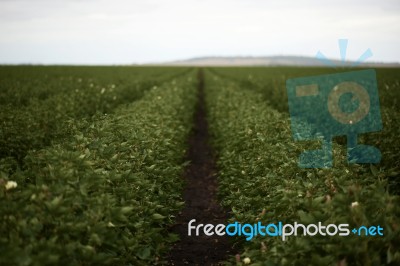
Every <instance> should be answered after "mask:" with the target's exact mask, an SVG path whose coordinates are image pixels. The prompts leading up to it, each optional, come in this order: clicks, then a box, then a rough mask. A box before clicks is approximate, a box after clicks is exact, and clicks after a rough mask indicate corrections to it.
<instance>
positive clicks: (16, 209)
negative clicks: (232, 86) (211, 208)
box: [0, 72, 196, 265]
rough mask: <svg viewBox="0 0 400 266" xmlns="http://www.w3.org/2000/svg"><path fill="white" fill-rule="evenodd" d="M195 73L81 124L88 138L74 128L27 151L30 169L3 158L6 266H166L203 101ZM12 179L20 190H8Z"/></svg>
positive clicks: (1, 235)
mask: <svg viewBox="0 0 400 266" xmlns="http://www.w3.org/2000/svg"><path fill="white" fill-rule="evenodd" d="M192 74H193V72H192ZM192 74H191V75H190V76H189V75H185V76H184V77H181V78H178V79H174V80H172V81H170V82H166V83H164V84H163V85H161V86H159V87H154V88H152V89H151V90H150V91H148V92H146V93H145V96H144V97H143V98H142V99H141V100H138V101H136V102H134V103H132V104H130V105H127V106H123V107H120V108H118V109H117V110H115V112H114V113H113V114H111V115H107V116H100V117H98V118H96V119H95V120H93V121H92V120H91V121H85V120H81V121H76V122H75V123H76V124H77V125H76V127H74V128H80V129H83V130H77V129H74V128H71V135H70V136H69V137H68V138H67V139H66V140H65V141H64V142H62V143H58V144H53V145H51V146H49V147H48V148H45V149H41V150H37V151H30V152H29V153H28V155H27V156H26V158H25V159H24V170H18V167H16V166H15V163H13V161H12V160H11V159H4V160H3V161H2V166H1V169H0V170H1V175H2V176H1V177H0V184H1V185H0V249H1V255H0V264H1V265H141V264H143V265H146V264H149V263H158V262H162V258H160V254H162V252H163V251H165V249H166V248H167V244H168V243H170V242H172V241H175V240H176V236H175V235H171V234H169V233H168V232H167V230H166V225H167V224H170V223H171V222H173V220H174V217H173V215H172V214H173V213H175V212H176V211H177V210H178V209H179V208H180V207H181V206H182V202H181V201H180V200H181V190H182V181H181V178H180V175H181V171H182V168H183V164H184V162H183V161H182V160H183V156H184V153H185V149H186V143H185V140H186V136H187V134H188V132H189V131H190V128H191V123H192V116H193V108H194V106H195V100H196V97H195V95H196V93H195V92H196V90H195V82H194V80H195V79H194V75H192ZM192 76H193V77H192ZM10 169H11V170H10ZM16 169H17V170H16ZM10 172H11V173H13V174H12V175H10V176H9V174H8V173H10ZM10 180H12V181H16V182H17V184H18V186H17V187H16V188H10V189H8V190H7V189H6V185H5V184H6V182H8V181H10Z"/></svg>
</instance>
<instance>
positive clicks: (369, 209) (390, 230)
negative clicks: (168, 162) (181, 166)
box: [206, 72, 400, 265]
mask: <svg viewBox="0 0 400 266" xmlns="http://www.w3.org/2000/svg"><path fill="white" fill-rule="evenodd" d="M207 74H208V75H206V77H207V79H206V95H207V101H206V102H207V110H208V119H209V125H210V130H211V134H212V138H213V145H214V147H215V149H216V151H217V154H218V170H219V193H220V197H221V199H222V203H223V205H224V206H226V207H227V208H229V209H230V210H231V214H232V217H231V219H230V221H231V222H234V221H238V222H241V223H251V224H253V223H257V222H258V221H261V222H262V223H264V224H267V223H277V222H278V221H282V222H283V223H290V224H293V223H294V222H298V223H303V224H310V223H318V222H322V223H323V224H330V223H335V224H340V223H348V224H349V226H350V228H353V227H359V226H361V225H365V226H371V225H380V226H382V227H383V228H384V236H375V237H365V236H364V237H359V236H354V235H349V236H347V237H343V236H332V237H321V236H315V237H310V236H297V237H294V236H290V237H289V238H288V240H287V241H282V239H281V238H279V237H270V236H265V237H263V236H256V237H254V238H253V239H252V240H251V241H244V238H242V239H241V238H239V239H238V241H239V242H240V243H241V245H242V246H243V249H244V251H243V253H242V254H241V257H249V258H250V259H251V262H252V265H395V264H398V263H400V242H399V239H400V199H399V196H396V195H393V194H390V193H389V192H388V189H387V188H388V178H387V176H388V175H389V173H390V170H389V169H388V170H386V169H380V170H378V169H377V168H376V167H374V166H371V167H369V166H361V165H357V164H354V165H348V164H347V163H346V160H345V158H346V151H345V149H344V148H343V147H342V146H341V145H339V144H335V145H334V146H333V153H334V158H335V161H334V165H333V167H332V168H331V169H302V168H299V167H298V166H297V158H298V154H300V152H301V151H303V150H306V149H314V148H317V147H318V145H319V144H318V143H315V142H309V143H303V142H299V143H297V142H293V141H292V139H291V131H290V121H289V119H288V116H287V115H286V114H283V113H280V112H278V111H277V110H275V109H273V108H271V107H270V106H269V105H268V104H266V103H265V101H264V100H263V97H262V94H261V93H260V92H257V91H254V90H251V89H249V88H245V87H242V86H241V85H242V84H241V83H237V82H235V81H232V80H230V79H229V78H221V77H220V76H216V75H213V74H212V73H210V72H208V73H207ZM392 141H393V139H392ZM230 262H231V263H233V264H235V259H232V260H231V261H230Z"/></svg>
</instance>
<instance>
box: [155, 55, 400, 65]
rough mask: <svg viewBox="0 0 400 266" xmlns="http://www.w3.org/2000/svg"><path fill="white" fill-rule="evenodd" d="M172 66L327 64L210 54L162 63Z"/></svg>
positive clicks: (302, 58)
mask: <svg viewBox="0 0 400 266" xmlns="http://www.w3.org/2000/svg"><path fill="white" fill-rule="evenodd" d="M331 61H332V62H333V63H334V64H335V65H336V66H350V65H352V64H353V63H354V62H350V61H346V62H342V61H340V60H331ZM157 65H171V66H326V64H324V62H322V61H321V60H318V59H317V58H315V57H305V56H260V57H253V56H232V57H230V56H210V57H197V58H191V59H186V60H179V61H172V62H165V63H160V64H157ZM360 65H361V66H372V67H400V64H399V63H381V62H366V63H363V64H360Z"/></svg>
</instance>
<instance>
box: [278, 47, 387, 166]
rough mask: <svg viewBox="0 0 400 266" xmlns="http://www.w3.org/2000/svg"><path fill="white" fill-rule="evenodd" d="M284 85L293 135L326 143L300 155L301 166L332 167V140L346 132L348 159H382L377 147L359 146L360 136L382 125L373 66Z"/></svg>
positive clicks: (295, 80) (351, 161)
mask: <svg viewBox="0 0 400 266" xmlns="http://www.w3.org/2000/svg"><path fill="white" fill-rule="evenodd" d="M341 41H342V40H340V41H339V45H340V44H341ZM342 44H343V42H342ZM346 45H347V42H346ZM367 51H370V50H369V49H368V50H367ZM319 54H320V53H319ZM343 54H344V55H343ZM364 54H365V53H364ZM344 56H345V52H342V58H344ZM360 58H361V60H362V58H365V56H361V57H360ZM286 88H287V93H288V100H289V113H290V118H291V130H292V134H293V138H294V139H295V140H298V141H301V140H320V141H321V142H322V147H321V149H319V150H309V151H304V152H303V153H302V154H301V155H300V161H299V166H300V167H303V168H323V167H332V161H333V160H332V159H333V158H332V138H333V137H335V136H343V135H345V136H346V137H347V159H348V162H349V163H378V162H380V160H381V153H380V151H379V150H378V149H377V148H376V147H373V146H369V145H363V144H357V135H358V134H362V133H368V132H375V131H380V130H381V129H382V120H381V114H380V107H379V95H378V86H377V82H376V73H375V70H373V69H369V70H359V71H351V72H345V73H338V74H328V75H321V76H312V77H302V78H296V79H289V80H287V82H286Z"/></svg>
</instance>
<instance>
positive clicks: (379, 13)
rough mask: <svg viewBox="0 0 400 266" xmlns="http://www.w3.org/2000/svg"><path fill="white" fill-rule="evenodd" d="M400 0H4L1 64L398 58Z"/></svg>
mask: <svg viewBox="0 0 400 266" xmlns="http://www.w3.org/2000/svg"><path fill="white" fill-rule="evenodd" d="M399 36H400V1H399V0H378V1H373V0H355V1H351V0H335V1H312V0H298V1H289V0H278V1H267V0H112V1H105V0H0V63H43V64H54V63H55V64H130V63H147V62H160V61H169V60H176V59H185V58H191V57H199V56H209V55H214V56H216V55H225V56H231V55H232V56H238V55H242V56H247V55H251V56H261V55H262V56H269V55H306V56H315V54H316V53H317V51H318V50H321V51H322V52H323V53H324V54H325V55H326V56H328V57H330V58H339V57H340V55H339V50H338V46H337V40H338V39H340V38H348V39H349V44H348V52H347V55H348V58H349V59H353V60H354V59H357V58H358V57H359V55H361V54H362V53H363V52H364V51H365V50H366V49H367V48H370V49H371V50H372V52H373V54H374V56H373V57H372V58H370V59H369V61H386V62H393V61H397V62H400V49H399V47H400V37H399Z"/></svg>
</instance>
